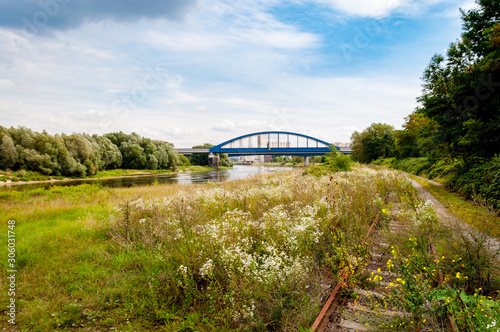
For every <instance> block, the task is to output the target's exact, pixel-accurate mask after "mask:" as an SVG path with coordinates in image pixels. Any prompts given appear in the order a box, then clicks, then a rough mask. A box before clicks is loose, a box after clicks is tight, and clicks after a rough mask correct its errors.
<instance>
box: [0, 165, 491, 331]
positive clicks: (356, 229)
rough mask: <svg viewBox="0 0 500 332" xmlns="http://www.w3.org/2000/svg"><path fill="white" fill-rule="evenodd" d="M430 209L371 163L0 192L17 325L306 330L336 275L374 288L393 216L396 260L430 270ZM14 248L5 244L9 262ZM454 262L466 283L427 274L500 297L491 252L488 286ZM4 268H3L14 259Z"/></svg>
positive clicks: (443, 247) (401, 180)
mask: <svg viewBox="0 0 500 332" xmlns="http://www.w3.org/2000/svg"><path fill="white" fill-rule="evenodd" d="M431 215H432V211H431V210H429V208H428V207H426V206H425V204H424V202H422V200H421V199H420V198H419V197H418V195H417V194H416V191H415V189H414V188H413V187H412V185H411V183H410V182H409V180H408V178H407V177H406V176H405V175H404V174H402V173H398V172H396V171H392V170H387V169H382V168H376V167H362V166H357V167H355V168H354V170H353V171H351V172H337V173H330V174H325V173H324V172H321V174H317V175H308V174H305V173H303V171H292V172H287V173H281V174H275V175H270V176H260V177H256V178H253V179H249V180H242V181H235V182H229V183H222V184H203V185H161V186H160V185H155V186H149V187H134V188H126V189H107V188H101V187H98V186H90V185H83V186H76V187H54V188H51V189H48V190H45V189H37V190H31V191H25V192H6V193H0V217H1V220H2V227H3V229H4V230H5V231H3V232H2V233H1V234H0V237H1V239H2V240H1V242H2V243H4V244H6V243H7V229H8V228H7V226H8V223H7V221H8V220H15V221H16V227H15V232H16V253H17V257H16V264H17V270H18V272H17V289H18V293H17V298H16V300H17V305H18V309H19V311H18V313H17V318H16V319H17V322H18V326H17V327H19V328H20V329H19V330H20V331H21V330H22V331H73V330H75V331H76V330H79V331H109V330H115V331H151V330H157V331H275V330H281V331H308V330H309V327H310V326H311V325H312V322H313V321H314V319H315V318H316V316H317V314H318V313H319V311H320V310H321V306H322V305H323V304H324V301H325V296H328V289H327V287H328V286H329V285H331V284H334V283H336V282H337V281H338V280H340V276H342V275H344V274H345V273H346V272H348V274H349V277H348V278H347V280H346V284H347V285H348V286H350V287H355V286H357V285H360V284H365V285H370V284H373V281H370V276H369V274H367V273H365V271H364V268H365V267H366V264H367V261H368V259H369V248H370V246H371V242H370V240H369V239H367V238H366V234H367V232H368V229H369V228H370V226H371V225H372V224H375V225H376V226H377V227H378V228H379V229H380V230H383V229H384V227H386V226H387V224H388V223H390V222H391V220H396V219H397V220H404V221H406V222H408V225H409V227H408V231H409V233H408V234H407V233H405V236H407V235H409V236H408V237H407V238H406V240H404V239H400V238H398V239H397V241H396V240H395V242H394V244H395V245H396V247H395V248H397V250H396V249H395V252H398V253H399V254H398V255H397V257H394V258H393V261H394V262H395V264H397V265H395V267H394V268H395V269H396V268H398V269H403V270H404V269H406V270H405V271H406V272H405V273H406V274H405V275H406V276H407V277H408V278H409V279H410V278H413V277H412V276H414V275H419V274H421V273H422V271H423V270H419V269H424V267H425V269H427V268H428V267H429V266H430V265H429V264H431V265H432V264H433V263H432V260H431V261H430V262H427V260H425V259H424V258H427V255H428V253H427V252H426V251H425V250H423V251H422V250H421V248H424V247H425V246H423V247H420V246H414V245H413V243H414V240H412V238H413V237H412V233H411V232H415V233H414V234H417V235H418V234H421V232H422V228H421V227H424V226H426V227H429V223H431V224H433V223H436V220H435V219H432V218H431V217H429V216H431ZM426 229H427V230H428V229H429V228H426ZM437 229H438V228H436V227H434V228H432V230H436V232H435V234H436V242H437V243H438V250H439V251H440V252H443V253H445V252H446V253H448V252H449V248H448V247H447V243H446V241H444V240H443V241H441V240H439V241H438V240H437V239H444V238H443V237H442V234H446V232H445V231H444V230H443V229H442V228H439V231H437ZM427 230H426V232H427ZM419 232H420V233H419ZM433 234H434V233H433ZM408 238H410V240H408ZM457 241H460V239H459V238H457ZM419 248H420V249H419ZM414 249H415V250H417V249H418V250H420V251H418V250H417V251H415V250H414ZM7 254H8V251H7V246H6V245H3V246H2V247H1V248H0V257H7ZM405 255H406V256H405ZM405 257H413V259H419V260H418V262H417V263H418V264H417V263H415V264H414V265H411V266H410V265H408V264H406V263H407V262H408V261H405V259H404V258H405ZM449 257H450V260H449V264H448V263H446V264H448V265H446V264H445V263H441V265H440V268H442V269H446V271H447V275H454V276H456V275H457V273H461V274H459V276H467V278H470V279H469V280H468V281H467V283H463V282H457V279H456V278H454V279H453V278H452V279H450V280H449V283H447V284H446V288H445V287H444V286H443V285H442V284H441V285H437V284H435V283H433V282H432V279H430V280H431V281H430V283H429V285H428V284H425V285H424V286H425V287H430V289H436V290H438V289H439V290H440V291H441V290H448V289H451V290H455V292H457V291H458V294H460V291H462V290H463V291H464V292H468V294H470V296H476V297H475V298H477V299H478V301H479V300H482V299H483V295H484V296H493V295H494V291H495V290H496V289H497V288H495V286H494V285H495V283H494V282H492V280H495V278H496V277H495V274H494V273H493V272H494V271H493V270H494V268H493V267H492V266H491V261H488V259H489V258H488V257H486V258H485V259H486V261H484V262H482V264H483V263H484V264H483V265H481V266H480V267H479V268H481V269H488V271H489V272H490V273H489V274H488V276H489V278H490V279H489V281H488V284H486V283H485V282H484V280H482V285H483V288H484V289H485V290H481V291H476V290H477V288H479V286H478V287H477V288H475V286H476V283H475V282H474V280H473V279H474V278H475V276H474V275H473V274H472V272H471V273H467V269H466V268H464V267H465V265H464V267H462V266H461V265H457V264H455V262H453V263H452V262H451V259H452V258H451V257H452V255H451V254H450V256H449ZM460 258H461V262H462V263H461V264H469V263H470V262H469V260H470V259H469V260H468V259H467V257H465V256H464V257H463V258H462V257H460ZM422 259H423V262H425V264H427V265H425V264H424V263H422ZM453 259H458V257H454V258H453ZM410 261H411V259H410ZM444 261H446V260H444ZM2 264H3V266H4V267H5V268H4V269H3V271H6V270H7V266H6V259H2ZM476 265H477V264H476ZM410 267H411V269H410ZM3 273H5V276H4V277H3V278H2V283H1V285H0V286H1V287H2V289H6V288H7V283H6V282H5V280H6V276H7V275H6V272H3ZM409 279H408V280H409ZM415 280H417V279H415ZM418 280H420V279H418ZM463 280H464V279H462V281H463ZM408 284H410V283H409V282H408V283H407V285H408ZM418 285H420V284H418ZM477 285H479V284H477ZM485 285H486V286H485ZM422 287H423V286H422ZM488 287H489V288H488ZM401 290H402V291H404V292H406V293H398V289H397V288H395V292H396V293H395V296H394V297H393V300H394V301H395V302H394V305H395V306H400V307H402V308H405V310H408V311H409V312H411V310H412V308H414V307H416V306H415V305H413V306H412V305H410V304H408V301H406V302H403V301H402V300H401V299H406V298H408V296H407V295H408V294H410V295H411V294H413V295H415V294H416V293H417V292H421V289H418V288H414V289H403V288H401ZM471 290H472V293H474V294H475V295H472V293H470V291H471ZM412 292H413V293H412ZM450 292H451V291H450ZM401 294H403V295H404V296H403V297H401V296H402V295H401ZM432 294H434V293H432ZM436 294H442V293H436ZM450 294H452V293H450ZM345 295H346V296H349V292H346V293H345ZM405 296H406V297H405ZM448 297H449V298H450V300H449V301H451V303H456V299H452V297H451V295H450V296H448ZM409 298H411V296H410V297H409ZM398 299H399V300H398ZM484 299H485V300H486V299H488V301H489V302H488V304H493V305H490V306H489V307H488V308H487V310H488V314H489V316H490V318H489V319H486V318H485V319H483V321H484V323H485V324H491V323H492V322H493V319H497V320H498V318H500V313H499V311H498V302H495V299H494V298H493V297H491V298H487V297H484ZM8 301H9V299H8V298H6V297H2V298H1V299H0V306H1V308H2V310H1V315H0V326H1V327H2V328H3V327H5V328H7V329H8V328H11V326H10V325H9V323H8V322H7V319H8V316H7V315H6V310H5V309H3V308H6V306H7V304H8ZM398 301H399V302H398ZM433 303H434V307H433V310H430V309H429V310H428V312H426V314H429V315H431V316H432V317H436V319H429V320H427V321H426V323H421V326H427V325H426V324H430V323H432V324H433V325H432V327H434V328H435V330H439V328H440V327H441V325H440V324H441V320H439V319H438V318H439V317H440V316H442V315H445V314H446V313H447V310H448V309H447V308H448V306H447V304H446V303H447V302H446V298H444V297H443V298H438V297H437V295H436V298H435V300H434V302H433ZM491 307H493V309H491ZM436 308H437V309H436ZM457 308H458V309H456V310H458V311H457V312H459V313H457V317H459V314H460V312H462V311H463V310H462V309H463V308H462V307H459V306H457ZM461 308H462V309H461ZM495 308H496V309H495ZM434 309H436V310H434ZM438 309H439V310H438ZM481 309H483V310H484V308H483V307H481V306H479V309H478V310H481ZM460 310H462V311H460ZM492 310H493V311H492ZM495 310H496V311H495ZM417 314H420V312H417ZM401 326H405V325H404V324H403V325H401Z"/></svg>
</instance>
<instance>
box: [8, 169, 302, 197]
mask: <svg viewBox="0 0 500 332" xmlns="http://www.w3.org/2000/svg"><path fill="white" fill-rule="evenodd" d="M293 169H294V168H293V167H265V166H243V165H235V166H234V167H233V168H231V169H224V170H219V171H206V172H191V173H182V172H181V173H173V174H155V175H142V176H127V177H121V178H116V179H98V180H78V181H70V182H54V183H34V184H24V185H11V186H0V191H12V190H27V189H35V188H50V187H53V186H77V185H80V184H100V185H102V186H104V187H110V188H123V187H132V186H145V185H150V184H153V183H155V182H158V183H160V184H164V183H175V184H192V183H206V182H225V181H234V180H241V179H246V178H249V177H252V176H255V175H259V174H272V173H275V172H284V171H290V170H293ZM295 169H296V168H295Z"/></svg>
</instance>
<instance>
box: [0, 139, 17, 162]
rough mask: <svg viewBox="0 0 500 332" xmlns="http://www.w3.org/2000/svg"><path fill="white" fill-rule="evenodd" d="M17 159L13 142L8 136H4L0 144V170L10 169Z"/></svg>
mask: <svg viewBox="0 0 500 332" xmlns="http://www.w3.org/2000/svg"><path fill="white" fill-rule="evenodd" d="M17 157H18V153H17V151H16V147H15V146H14V141H13V140H12V138H10V137H9V136H8V135H4V136H3V137H2V143H1V144H0V168H2V169H11V168H12V167H13V166H14V165H15V164H16V162H17Z"/></svg>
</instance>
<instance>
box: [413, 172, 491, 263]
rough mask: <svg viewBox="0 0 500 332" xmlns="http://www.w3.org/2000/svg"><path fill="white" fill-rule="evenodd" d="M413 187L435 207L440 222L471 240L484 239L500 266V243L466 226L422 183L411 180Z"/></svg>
mask: <svg viewBox="0 0 500 332" xmlns="http://www.w3.org/2000/svg"><path fill="white" fill-rule="evenodd" d="M421 179H422V180H424V181H428V182H431V183H433V184H436V185H438V186H441V187H442V186H443V185H442V184H441V183H439V182H435V181H431V180H427V179H424V178H421ZM410 181H411V183H412V185H413V186H414V187H415V189H417V191H418V193H419V195H420V196H422V197H423V198H424V199H425V200H426V201H429V202H430V203H431V204H432V206H433V207H434V210H435V211H436V213H437V215H438V218H439V220H440V221H441V222H442V223H443V224H444V225H446V226H449V227H452V228H454V229H456V230H457V231H460V232H461V233H462V235H463V236H466V237H468V238H469V239H470V240H474V239H478V238H481V239H484V241H485V243H486V247H487V248H488V249H489V252H490V254H491V255H493V256H494V255H496V256H497V257H496V260H497V262H498V263H499V265H500V255H498V253H499V252H500V241H499V240H497V239H495V238H493V237H491V236H488V235H486V234H483V233H482V232H481V231H479V230H478V229H476V228H473V227H472V226H470V225H468V224H466V223H465V222H463V221H462V220H460V219H459V218H457V217H456V216H454V215H453V214H451V213H450V212H448V208H446V207H445V206H444V205H443V204H442V203H441V202H439V201H438V200H437V199H436V198H435V197H434V196H432V194H431V193H430V192H428V191H427V190H426V189H425V188H424V187H423V186H422V185H421V184H420V183H418V182H417V181H415V180H413V179H410Z"/></svg>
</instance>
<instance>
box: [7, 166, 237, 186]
mask: <svg viewBox="0 0 500 332" xmlns="http://www.w3.org/2000/svg"><path fill="white" fill-rule="evenodd" d="M199 167H204V166H199ZM228 168H231V167H222V168H220V169H228ZM209 171H216V169H215V168H208V167H205V169H194V170H181V169H179V170H177V171H173V172H167V171H166V172H148V171H146V170H142V171H141V170H138V171H137V172H133V173H128V174H124V175H119V176H101V177H85V178H64V179H50V180H38V181H21V180H20V181H11V180H7V181H0V187H5V186H19V185H29V184H41V183H60V182H75V181H87V180H89V181H97V180H107V179H120V178H129V177H141V176H152V175H165V174H176V173H193V172H209Z"/></svg>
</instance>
